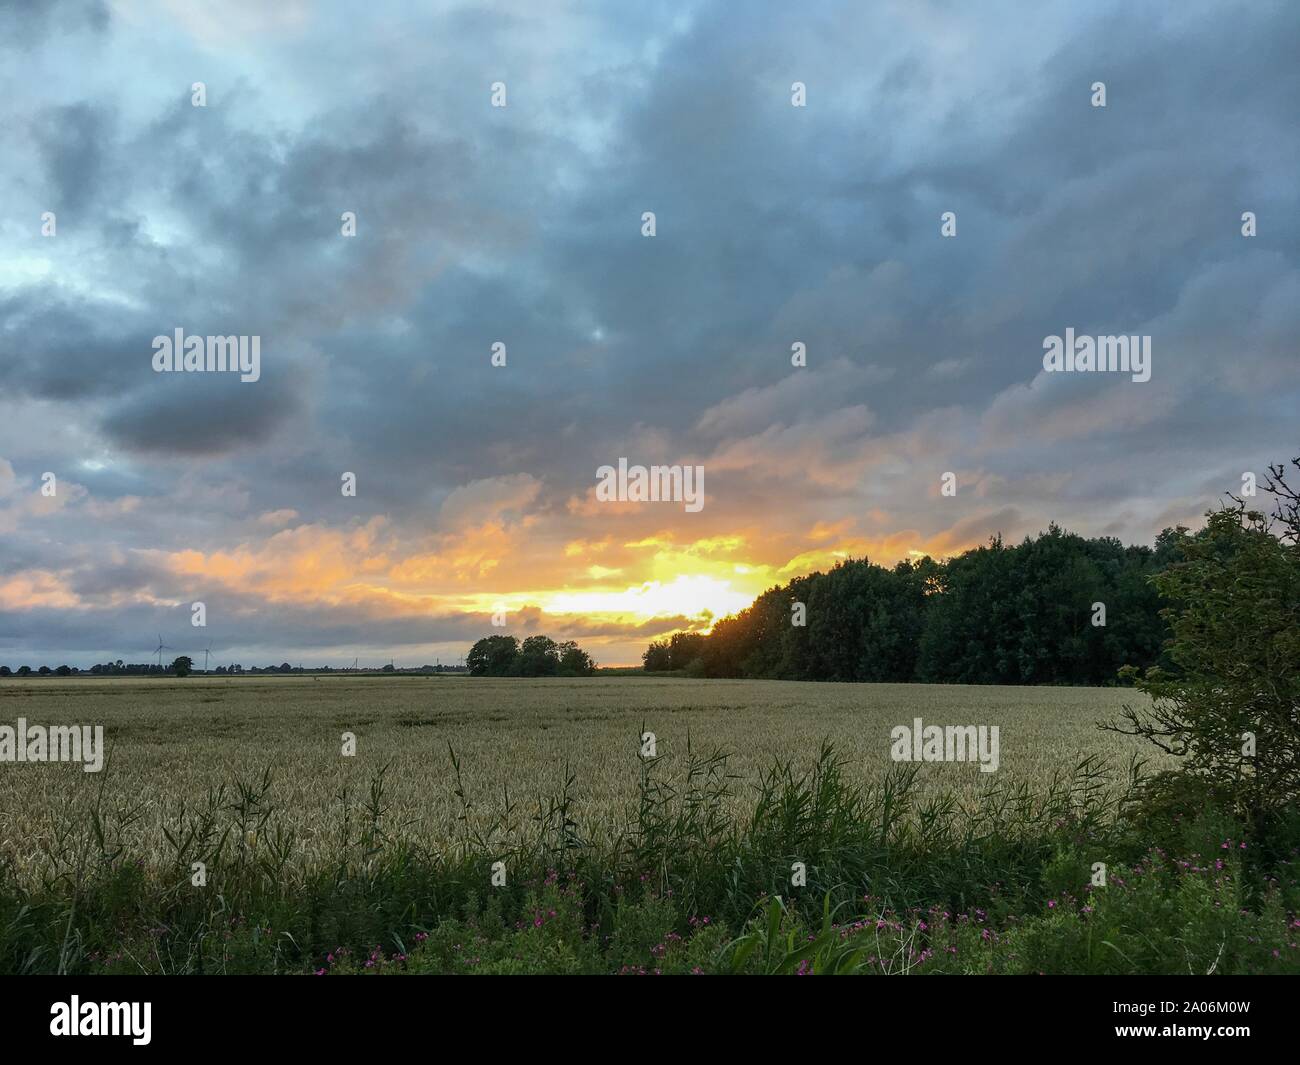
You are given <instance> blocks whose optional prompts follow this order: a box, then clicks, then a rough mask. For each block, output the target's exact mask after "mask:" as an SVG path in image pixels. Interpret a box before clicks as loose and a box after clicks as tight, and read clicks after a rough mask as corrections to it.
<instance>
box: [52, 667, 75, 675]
mask: <svg viewBox="0 0 1300 1065" xmlns="http://www.w3.org/2000/svg"><path fill="white" fill-rule="evenodd" d="M54 672H55V673H57V674H58V675H59V676H60V677H70V676H72V667H71V666H59V668H58V669H56V670H55V671H54Z"/></svg>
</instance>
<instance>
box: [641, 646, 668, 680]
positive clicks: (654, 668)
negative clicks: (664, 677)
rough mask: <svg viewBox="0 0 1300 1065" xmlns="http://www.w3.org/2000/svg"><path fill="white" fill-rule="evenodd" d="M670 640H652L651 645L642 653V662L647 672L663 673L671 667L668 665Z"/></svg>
mask: <svg viewBox="0 0 1300 1065" xmlns="http://www.w3.org/2000/svg"><path fill="white" fill-rule="evenodd" d="M668 662H669V653H668V641H667V640H651V641H650V646H649V647H647V648H646V649H645V651H644V652H642V654H641V663H642V665H643V666H644V667H645V671H646V672H647V673H662V672H663V671H664V670H666V669H669V668H671V667H670V666H669V665H668Z"/></svg>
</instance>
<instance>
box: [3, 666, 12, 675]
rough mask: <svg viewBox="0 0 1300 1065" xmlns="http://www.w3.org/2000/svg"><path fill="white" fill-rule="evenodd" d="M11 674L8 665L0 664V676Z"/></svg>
mask: <svg viewBox="0 0 1300 1065" xmlns="http://www.w3.org/2000/svg"><path fill="white" fill-rule="evenodd" d="M11 675H12V670H10V668H9V667H8V666H0V677H8V676H11Z"/></svg>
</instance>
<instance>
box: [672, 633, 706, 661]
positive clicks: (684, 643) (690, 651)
mask: <svg viewBox="0 0 1300 1065" xmlns="http://www.w3.org/2000/svg"><path fill="white" fill-rule="evenodd" d="M703 654H704V635H703V634H702V633H699V632H674V633H673V636H672V639H671V640H669V641H668V668H669V669H685V668H686V667H687V666H689V665H690V664H691V663H692V662H694V661H695V660H696V659H697V658H699V657H700V656H701V655H703Z"/></svg>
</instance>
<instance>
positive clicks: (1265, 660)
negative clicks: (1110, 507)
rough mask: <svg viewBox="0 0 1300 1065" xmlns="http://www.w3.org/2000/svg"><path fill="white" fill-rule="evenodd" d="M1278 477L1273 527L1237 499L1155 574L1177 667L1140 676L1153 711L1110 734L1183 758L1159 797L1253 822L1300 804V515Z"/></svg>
mask: <svg viewBox="0 0 1300 1065" xmlns="http://www.w3.org/2000/svg"><path fill="white" fill-rule="evenodd" d="M1293 464H1294V465H1295V466H1296V468H1297V470H1300V458H1298V459H1296V460H1294V463H1293ZM1270 473H1271V474H1272V476H1271V478H1270V479H1269V483H1268V487H1267V491H1269V492H1271V493H1272V494H1273V496H1274V499H1275V510H1274V512H1273V515H1272V518H1271V520H1270V518H1269V517H1267V516H1265V515H1264V514H1263V513H1261V512H1259V511H1255V510H1250V509H1247V507H1246V505H1245V503H1244V501H1243V500H1240V499H1236V498H1233V501H1232V505H1231V506H1225V507H1224V508H1223V509H1221V510H1219V511H1217V512H1211V513H1210V514H1209V515H1207V517H1208V525H1207V527H1206V528H1205V529H1204V530H1203V531H1202V532H1200V533H1197V534H1195V535H1192V536H1189V535H1187V534H1186V533H1183V534H1182V535H1181V538H1180V543H1179V547H1180V551H1181V554H1182V560H1181V561H1178V562H1175V563H1174V564H1172V565H1171V566H1170V567H1169V568H1168V569H1166V570H1165V571H1163V572H1162V573H1159V574H1157V575H1156V576H1155V577H1154V578H1152V579H1153V582H1154V583H1155V585H1156V587H1157V588H1158V589H1159V590H1160V592H1161V593H1162V594H1163V595H1164V596H1165V597H1166V598H1167V599H1169V600H1171V601H1172V602H1173V604H1174V605H1173V606H1171V607H1168V608H1166V610H1165V611H1164V613H1165V615H1166V616H1167V617H1168V619H1169V621H1170V624H1171V627H1172V631H1173V638H1172V640H1171V641H1170V645H1169V648H1168V657H1169V659H1170V665H1169V666H1168V667H1167V668H1164V667H1161V666H1155V667H1152V668H1150V669H1148V670H1146V671H1145V672H1144V673H1142V674H1141V675H1139V676H1137V677H1136V686H1137V688H1138V689H1139V690H1140V691H1142V692H1145V693H1146V694H1147V695H1149V696H1150V697H1151V700H1152V702H1151V706H1150V707H1149V708H1145V707H1143V708H1134V707H1131V706H1126V707H1125V708H1124V713H1123V715H1122V717H1121V719H1120V720H1119V721H1111V722H1107V723H1104V724H1103V725H1102V726H1101V727H1102V728H1103V729H1107V730H1109V731H1114V732H1120V733H1123V734H1125V735H1131V736H1140V737H1142V738H1143V739H1146V740H1148V741H1149V742H1151V743H1152V744H1154V745H1155V746H1157V747H1159V748H1160V749H1161V750H1163V751H1166V752H1168V753H1169V754H1172V755H1174V756H1176V757H1177V758H1178V759H1179V766H1178V768H1177V769H1176V770H1173V771H1170V772H1166V773H1162V774H1159V775H1158V776H1157V777H1156V778H1155V780H1154V781H1153V782H1152V784H1151V789H1150V792H1151V799H1152V801H1154V802H1161V801H1164V802H1171V803H1182V802H1184V800H1187V801H1190V803H1191V804H1192V805H1193V806H1197V807H1199V806H1200V805H1202V804H1203V802H1204V801H1205V800H1206V799H1213V800H1217V801H1218V802H1220V803H1222V804H1224V805H1226V806H1228V807H1230V808H1232V809H1233V810H1235V811H1236V812H1237V813H1238V814H1240V815H1242V816H1243V817H1245V818H1247V819H1248V820H1250V821H1253V822H1256V823H1258V822H1259V821H1260V820H1264V819H1267V818H1268V817H1269V816H1270V815H1271V814H1272V813H1273V812H1274V811H1276V810H1277V809H1279V808H1280V807H1283V806H1286V805H1288V804H1294V803H1296V802H1297V801H1300V717H1298V716H1297V707H1300V514H1298V513H1297V508H1296V505H1295V504H1296V500H1297V496H1296V493H1295V492H1294V491H1292V489H1291V488H1290V487H1289V486H1288V485H1287V483H1286V476H1285V471H1284V469H1283V468H1282V467H1280V466H1274V467H1271V468H1270Z"/></svg>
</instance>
